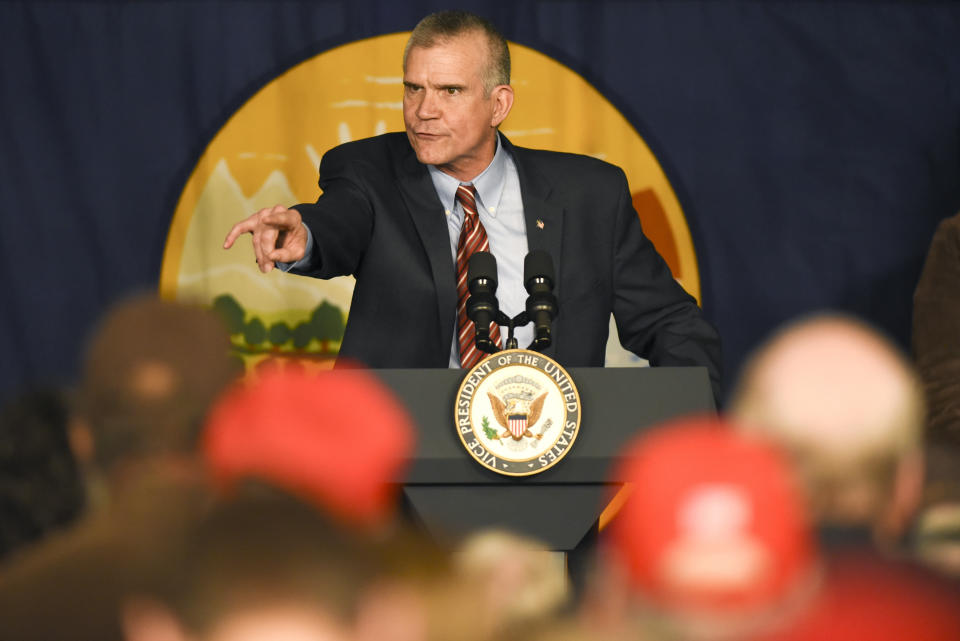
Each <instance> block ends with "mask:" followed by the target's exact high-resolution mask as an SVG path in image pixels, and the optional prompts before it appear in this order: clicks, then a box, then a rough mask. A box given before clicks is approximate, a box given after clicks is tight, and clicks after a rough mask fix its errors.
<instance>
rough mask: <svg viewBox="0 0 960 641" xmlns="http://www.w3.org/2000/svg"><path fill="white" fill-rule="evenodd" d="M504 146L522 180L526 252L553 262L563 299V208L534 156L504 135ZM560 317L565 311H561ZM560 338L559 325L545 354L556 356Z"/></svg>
mask: <svg viewBox="0 0 960 641" xmlns="http://www.w3.org/2000/svg"><path fill="white" fill-rule="evenodd" d="M501 139H502V140H503V143H504V146H506V148H507V150H508V151H509V152H510V153H511V154H512V156H513V160H514V162H515V163H516V165H517V173H518V174H519V177H520V195H521V198H522V200H523V217H524V221H525V222H526V225H527V251H533V250H534V249H542V250H544V251H546V252H547V253H548V254H550V257H551V258H552V259H553V269H554V273H555V274H556V281H557V282H556V283H555V285H554V288H553V293H554V294H555V295H556V296H557V298H558V299H559V298H560V283H561V274H562V267H563V265H562V264H561V260H562V255H561V253H560V249H561V241H562V238H563V215H564V211H563V205H562V204H561V203H558V202H556V199H555V198H553V195H554V194H553V193H552V192H553V188H552V187H551V186H550V183H549V182H548V181H547V179H546V178H545V177H544V176H543V174H542V173H541V172H540V171H539V169H538V168H537V166H536V163H535V162H533V161H532V158H531V154H530V153H529V151H528V150H526V149H523V148H522V147H520V148H518V147H515V146H513V144H511V143H510V141H509V140H507V138H506V136H503V135H501ZM560 311H561V314H562V312H563V310H560ZM558 338H559V335H558V332H557V326H556V323H554V328H553V343H552V344H551V346H550V347H549V348H547V349H546V350H545V353H546V354H547V355H549V356H554V355H555V354H556V346H557V340H558Z"/></svg>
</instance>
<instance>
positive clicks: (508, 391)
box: [487, 376, 547, 441]
mask: <svg viewBox="0 0 960 641" xmlns="http://www.w3.org/2000/svg"><path fill="white" fill-rule="evenodd" d="M496 388H497V391H498V392H501V393H502V398H501V396H498V395H497V394H495V393H493V392H487V397H488V398H489V399H490V407H491V409H492V410H493V416H494V418H495V419H497V423H499V424H500V426H501V427H503V428H504V432H503V433H502V434H499V435H498V436H497V437H496V438H497V439H498V440H499V439H506V438H512V439H513V440H515V441H519V440H521V439H523V438H536V439H539V438H541V437H542V436H543V434H542V433H541V434H534V433H533V432H531V431H530V428H531V427H533V426H534V425H536V424H537V421H539V420H540V415H541V414H542V413H543V403H544V401H546V400H547V392H544V393H542V394H539V395H537V392H539V391H540V386H539V385H537V384H536V383H534V382H533V381H531V380H529V379H526V378H525V377H520V376H517V377H513V378H511V379H507V380H505V381H503V382H501V383H500V384H499V385H497V386H496Z"/></svg>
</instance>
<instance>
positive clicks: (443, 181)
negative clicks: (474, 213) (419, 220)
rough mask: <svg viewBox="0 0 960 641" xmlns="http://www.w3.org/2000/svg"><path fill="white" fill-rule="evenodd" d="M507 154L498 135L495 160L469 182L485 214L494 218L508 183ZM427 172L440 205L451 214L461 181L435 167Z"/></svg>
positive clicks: (431, 167) (428, 166)
mask: <svg viewBox="0 0 960 641" xmlns="http://www.w3.org/2000/svg"><path fill="white" fill-rule="evenodd" d="M507 153H508V152H507V150H506V149H504V147H503V145H502V144H501V143H500V135H499V134H498V135H497V151H496V153H494V154H493V160H491V161H490V164H489V165H487V168H486V169H484V170H483V171H481V172H480V174H479V175H477V176H476V177H475V178H474V179H473V180H470V181H467V182H470V183H473V186H474V188H475V189H476V190H477V202H478V204H479V205H480V206H481V207H483V208H484V209H485V213H487V214H489V215H490V216H492V217H494V218H496V216H497V209H498V208H499V206H500V196H501V195H502V194H503V185H504V183H505V182H506V177H507ZM427 170H428V171H429V172H430V178H431V179H432V180H433V187H434V189H436V190H437V196H439V197H440V204H442V205H443V208H444V210H445V211H446V212H447V214H451V213H452V212H453V210H454V205H455V204H456V198H457V187H459V186H460V181H459V180H457V179H456V178H454V177H453V176H451V175H450V174H445V173H443V172H442V171H440V170H439V169H437V168H436V166H434V165H427Z"/></svg>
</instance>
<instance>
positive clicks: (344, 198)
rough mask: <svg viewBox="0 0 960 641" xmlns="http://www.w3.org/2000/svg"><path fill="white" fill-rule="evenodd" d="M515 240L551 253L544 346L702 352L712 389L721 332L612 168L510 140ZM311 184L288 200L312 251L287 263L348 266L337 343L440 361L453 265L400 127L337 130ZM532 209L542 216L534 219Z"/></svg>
mask: <svg viewBox="0 0 960 641" xmlns="http://www.w3.org/2000/svg"><path fill="white" fill-rule="evenodd" d="M502 140H503V143H504V145H505V147H506V149H507V151H508V152H510V154H511V155H512V156H513V159H514V161H515V163H516V166H517V170H518V173H519V178H520V190H521V195H522V199H523V210H524V218H525V219H526V228H527V244H528V248H529V249H530V250H533V249H543V250H546V251H547V252H549V253H550V255H551V256H552V257H553V261H554V266H555V269H556V274H557V280H558V283H557V285H556V288H555V293H556V295H557V297H558V299H559V307H560V313H559V315H558V316H557V318H556V319H555V320H554V323H553V345H552V346H551V347H550V348H548V349H547V350H546V352H545V353H547V354H549V355H550V356H552V357H553V358H555V359H556V360H557V361H559V362H560V364H561V365H563V366H565V367H578V366H602V365H603V362H604V352H605V346H606V341H607V334H608V328H609V319H610V313H611V312H612V313H613V314H614V317H615V319H616V322H617V331H618V332H619V334H620V341H621V343H622V344H623V345H624V347H626V348H627V349H629V350H631V351H633V352H634V353H636V354H638V355H640V356H642V357H644V358H647V359H648V360H649V361H650V363H651V364H652V365H655V366H656V365H677V366H682V365H704V366H706V367H707V369H708V371H709V373H710V377H711V380H712V382H713V385H714V393H715V394H716V395H718V394H719V381H720V344H719V337H718V335H717V332H716V330H715V329H714V328H713V327H712V326H711V325H710V324H709V323H708V322H707V321H706V320H705V319H704V318H703V317H702V315H701V312H700V309H699V307H697V305H696V301H694V299H693V298H692V297H691V296H690V295H688V294H687V293H686V292H685V291H684V290H683V288H682V287H680V285H678V284H677V282H676V281H675V280H674V279H673V276H672V275H671V273H670V270H669V268H668V267H667V265H666V263H665V262H664V260H663V259H662V258H661V257H660V255H659V254H658V253H657V251H656V250H655V249H654V247H653V245H652V243H650V241H649V240H648V239H647V238H646V236H644V234H643V231H642V229H641V226H640V221H639V219H638V217H637V214H636V211H635V210H634V209H633V205H632V200H631V197H630V193H629V190H628V187H627V180H626V176H625V175H624V173H623V171H622V170H621V169H620V168H618V167H615V166H614V165H611V164H609V163H605V162H603V161H600V160H597V159H594V158H590V157H587V156H581V155H575V154H565V153H558V152H552V151H542V150H535V149H525V148H522V147H515V146H513V145H512V144H510V142H509V141H507V140H506V138H502ZM319 184H320V188H321V189H322V190H323V195H321V196H320V198H319V199H318V200H317V202H316V203H314V204H303V205H297V206H296V207H295V208H296V209H297V210H298V211H299V212H300V214H301V216H302V217H303V220H304V222H305V223H306V225H307V226H308V227H309V228H310V231H311V233H312V234H313V237H314V241H315V251H314V254H313V255H314V256H315V260H313V261H312V262H311V264H308V265H306V266H303V267H302V268H301V269H297V270H294V273H299V274H304V275H308V276H314V277H317V278H330V277H333V276H340V275H346V274H352V275H354V276H355V277H356V279H357V284H356V288H355V290H354V294H353V301H352V302H351V306H350V313H349V319H348V322H347V328H346V332H345V334H344V337H343V343H342V345H341V348H340V354H341V355H342V356H346V357H349V358H351V359H356V360H360V361H362V362H364V363H366V364H367V365H369V366H371V367H447V365H448V362H449V358H450V345H451V341H452V340H453V336H452V334H453V328H454V324H455V319H456V304H457V290H456V285H455V282H454V281H455V267H454V264H453V259H452V257H451V255H450V238H449V234H448V231H447V221H446V216H445V214H444V210H443V206H442V205H441V203H440V200H439V198H438V197H437V193H436V190H435V189H434V186H433V182H432V180H431V179H430V175H429V173H428V171H427V168H426V166H424V165H423V164H421V163H420V162H419V161H418V160H417V157H416V155H415V153H414V151H413V148H412V147H411V146H410V143H409V142H408V140H407V137H406V134H404V133H390V134H384V135H382V136H377V137H374V138H367V139H365V140H358V141H355V142H350V143H346V144H344V145H340V146H339V147H335V148H333V149H331V150H330V151H328V152H327V153H326V154H325V155H324V157H323V160H322V161H321V163H320V180H319ZM538 221H539V222H542V225H541V224H538Z"/></svg>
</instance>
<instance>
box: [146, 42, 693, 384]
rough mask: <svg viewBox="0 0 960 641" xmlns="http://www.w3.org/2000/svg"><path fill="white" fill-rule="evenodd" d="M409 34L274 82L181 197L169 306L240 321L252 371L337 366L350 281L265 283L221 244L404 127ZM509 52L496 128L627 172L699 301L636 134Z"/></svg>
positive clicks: (583, 94)
mask: <svg viewBox="0 0 960 641" xmlns="http://www.w3.org/2000/svg"><path fill="white" fill-rule="evenodd" d="M408 35H409V34H407V33H397V34H390V35H384V36H378V37H375V38H369V39H366V40H360V41H357V42H352V43H349V44H346V45H343V46H341V47H338V48H336V49H332V50H330V51H326V52H324V53H321V54H319V55H317V56H314V57H313V58H310V59H309V60H307V61H305V62H303V63H301V64H299V65H297V66H295V67H293V68H291V69H289V70H288V71H286V72H284V73H283V74H281V75H280V76H278V77H277V78H275V79H274V80H273V81H271V82H270V83H269V84H267V85H266V86H265V87H264V88H263V89H261V90H260V91H259V92H257V93H256V94H255V95H254V96H253V97H252V98H250V99H249V100H248V101H247V102H246V103H245V104H244V105H243V106H242V107H241V108H240V109H239V110H238V111H237V112H236V113H235V114H233V116H232V117H231V118H230V119H229V120H228V121H227V123H226V124H225V125H224V126H223V128H222V129H221V130H220V131H219V132H218V133H217V135H216V136H215V137H214V139H213V141H211V143H210V144H209V146H208V147H207V149H206V150H205V151H204V153H203V155H202V157H201V158H200V161H199V162H198V163H197V166H196V168H195V169H194V171H193V173H192V175H191V176H190V179H189V180H188V182H187V184H186V186H185V188H184V190H183V193H182V195H181V197H180V201H179V203H178V204H177V208H176V212H175V213H174V217H173V222H172V224H171V227H170V232H169V236H168V238H167V245H166V250H165V253H164V259H163V266H162V271H161V277H160V292H161V295H163V296H164V297H165V298H169V299H179V300H190V301H199V302H202V303H205V304H214V303H215V306H216V307H217V308H218V309H220V311H221V312H224V313H226V314H227V316H228V317H229V318H231V319H232V325H233V326H232V327H231V331H233V332H234V342H235V345H236V347H237V349H238V351H239V352H240V353H241V354H242V355H243V357H244V358H245V359H246V360H247V361H248V362H256V361H258V360H260V359H262V358H263V357H264V356H267V355H270V354H279V355H291V354H293V355H298V356H305V355H306V356H311V357H312V358H313V359H315V360H316V359H318V358H319V359H325V358H329V357H332V356H333V355H334V354H335V353H336V350H337V348H338V346H339V340H340V337H341V336H342V325H343V322H344V319H345V316H346V315H347V314H349V306H350V297H351V294H352V291H353V280H352V279H351V278H337V279H333V280H331V281H319V280H316V279H309V278H301V277H295V276H290V275H285V274H282V273H280V272H279V271H277V270H274V271H272V272H270V273H269V274H261V273H260V272H259V271H258V270H257V267H256V265H255V263H254V260H253V252H252V249H250V247H249V244H247V243H245V242H244V241H243V239H241V241H240V242H238V244H237V246H235V247H234V248H233V249H231V250H229V251H225V250H223V249H222V248H221V244H222V242H223V238H224V236H225V235H226V233H227V231H228V230H229V229H230V227H231V226H232V225H233V224H234V223H235V222H237V221H238V220H240V219H242V218H245V217H246V216H248V215H249V214H251V213H253V212H254V211H256V210H258V209H261V208H263V207H268V206H273V205H276V204H281V205H284V206H290V205H293V204H296V203H300V202H312V201H314V200H316V199H317V197H318V196H319V194H320V192H319V188H318V187H317V183H316V181H317V165H318V164H319V162H320V157H321V156H322V155H323V153H324V151H326V150H327V149H329V148H331V147H334V146H336V145H338V144H341V143H344V142H348V141H351V140H356V139H359V138H365V137H368V136H373V135H376V134H380V133H385V132H387V131H401V130H402V129H403V117H402V111H401V109H402V105H401V102H402V88H403V87H402V82H401V73H402V72H401V59H402V53H403V48H404V44H405V43H406V40H407V37H408ZM510 51H511V57H512V66H513V86H514V88H515V90H516V101H515V104H514V107H513V111H512V112H511V114H510V116H509V118H508V119H507V120H506V122H504V124H503V125H502V126H501V131H502V132H503V133H504V134H505V135H506V136H507V137H508V138H509V139H510V140H511V141H512V142H513V143H514V144H516V145H519V146H523V147H535V148H541V149H552V150H558V151H567V152H574V153H581V154H587V155H591V156H595V157H597V158H600V159H603V160H606V161H608V162H611V163H613V164H616V165H619V166H620V167H622V168H623V170H624V171H625V172H626V175H627V179H628V181H629V184H630V190H631V193H632V194H633V202H634V205H635V206H636V208H637V210H638V212H639V214H640V219H641V221H642V223H643V227H644V230H645V232H646V233H647V235H648V236H649V237H650V239H651V240H652V241H653V243H654V244H655V245H656V247H657V249H658V250H659V251H660V253H661V254H662V255H663V257H664V258H665V259H666V260H667V263H668V264H669V265H670V268H671V270H672V271H673V275H674V277H675V278H676V279H677V280H678V281H679V282H680V283H681V284H682V285H683V286H684V288H685V289H686V290H687V291H688V292H690V293H691V294H692V295H693V296H695V297H696V298H697V299H699V297H700V281H699V275H698V271H697V262H696V256H695V253H694V249H693V244H692V242H691V239H690V233H689V229H688V227H687V224H686V220H685V218H684V215H683V211H682V209H681V207H680V204H679V202H678V200H677V198H676V195H675V193H674V191H673V189H672V187H671V186H670V183H669V182H668V180H667V177H666V175H665V174H664V172H663V170H662V168H661V167H660V164H659V163H658V162H657V159H656V158H655V157H654V155H653V154H652V153H651V151H650V149H649V148H648V147H647V145H646V143H644V141H643V139H642V138H641V137H640V135H639V134H638V133H637V132H636V130H635V129H634V128H633V127H632V126H631V125H630V123H628V122H627V120H626V119H625V118H624V117H623V115H621V114H620V113H619V112H618V111H617V110H616V109H615V108H614V107H613V105H611V104H610V103H609V102H608V101H607V100H606V99H605V98H604V97H603V96H602V95H601V94H600V93H599V92H598V91H597V90H596V89H594V88H593V87H592V86H590V85H589V84H588V83H587V82H586V81H585V80H584V79H583V78H582V77H580V76H579V75H577V74H576V73H574V72H573V71H571V70H570V69H569V68H567V67H565V66H563V65H562V64H560V63H558V62H557V61H555V60H553V59H551V58H549V57H547V56H545V55H543V54H541V53H539V52H537V51H534V50H533V49H529V48H527V47H523V46H521V45H517V44H512V43H511V45H510ZM611 327H613V325H612V324H611ZM612 336H614V338H612V340H611V346H610V347H609V348H608V352H607V362H608V364H621V365H622V364H630V361H631V360H635V359H634V357H632V355H630V356H627V355H626V352H623V350H622V349H620V348H619V345H618V343H617V341H616V338H615V334H613V333H612Z"/></svg>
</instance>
